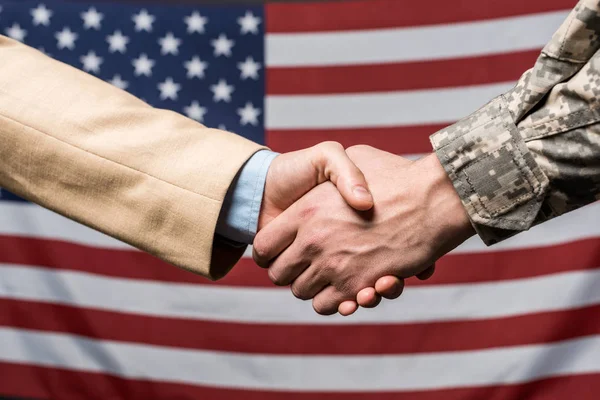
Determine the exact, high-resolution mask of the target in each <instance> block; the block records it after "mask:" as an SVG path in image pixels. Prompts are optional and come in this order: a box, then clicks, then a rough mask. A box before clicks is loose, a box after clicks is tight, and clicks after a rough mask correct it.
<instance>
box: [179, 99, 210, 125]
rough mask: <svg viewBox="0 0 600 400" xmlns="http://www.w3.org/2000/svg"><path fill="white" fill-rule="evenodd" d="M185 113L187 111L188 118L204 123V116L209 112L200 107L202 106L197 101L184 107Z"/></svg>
mask: <svg viewBox="0 0 600 400" xmlns="http://www.w3.org/2000/svg"><path fill="white" fill-rule="evenodd" d="M183 111H185V114H186V115H187V116H188V117H190V118H191V119H195V120H196V121H198V122H204V114H206V112H207V110H206V108H205V107H200V104H198V102H197V101H193V102H192V104H190V105H189V106H187V107H184V108H183Z"/></svg>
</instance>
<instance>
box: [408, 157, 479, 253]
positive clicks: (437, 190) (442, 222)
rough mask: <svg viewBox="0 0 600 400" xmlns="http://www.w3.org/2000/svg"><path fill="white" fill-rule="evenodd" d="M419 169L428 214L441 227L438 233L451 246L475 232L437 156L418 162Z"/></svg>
mask: <svg viewBox="0 0 600 400" xmlns="http://www.w3.org/2000/svg"><path fill="white" fill-rule="evenodd" d="M417 163H418V164H420V165H419V167H418V171H420V172H419V173H421V174H423V176H425V177H427V179H426V181H427V184H426V186H427V194H428V202H429V207H430V212H431V215H435V216H436V219H437V221H435V222H436V224H437V225H438V226H440V227H441V230H440V235H441V236H442V237H443V238H444V239H446V240H442V242H446V241H447V239H451V242H453V243H454V242H457V243H456V244H455V245H453V247H456V246H457V245H458V244H460V243H462V242H464V241H465V240H467V239H468V238H470V237H471V236H473V235H475V233H476V232H475V229H474V228H473V225H472V224H471V220H470V218H469V215H468V213H467V211H466V209H465V207H464V206H463V204H462V200H461V198H460V196H459V195H458V193H457V192H456V189H455V188H454V185H453V184H452V181H451V180H450V177H449V176H448V174H447V173H446V171H445V169H444V167H443V166H442V164H441V163H440V161H439V159H438V158H437V156H436V155H435V153H432V154H430V155H428V156H426V157H424V158H422V159H421V160H419V161H417Z"/></svg>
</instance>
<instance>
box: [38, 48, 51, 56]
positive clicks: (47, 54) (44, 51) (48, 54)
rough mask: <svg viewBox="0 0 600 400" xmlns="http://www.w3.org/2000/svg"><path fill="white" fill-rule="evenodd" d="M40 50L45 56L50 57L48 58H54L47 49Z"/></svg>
mask: <svg viewBox="0 0 600 400" xmlns="http://www.w3.org/2000/svg"><path fill="white" fill-rule="evenodd" d="M38 50H39V51H40V52H41V53H42V54H44V55H46V56H48V57H52V54H50V53H48V52H47V51H46V49H45V48H43V47H38Z"/></svg>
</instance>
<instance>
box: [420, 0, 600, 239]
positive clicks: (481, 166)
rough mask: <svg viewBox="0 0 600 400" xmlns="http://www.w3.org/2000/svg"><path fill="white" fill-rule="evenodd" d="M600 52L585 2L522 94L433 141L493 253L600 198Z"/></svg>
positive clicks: (597, 25)
mask: <svg viewBox="0 0 600 400" xmlns="http://www.w3.org/2000/svg"><path fill="white" fill-rule="evenodd" d="M599 48H600V2H598V1H593V0H581V1H580V2H579V3H578V4H577V6H576V7H575V8H574V9H573V11H571V13H570V14H569V16H568V18H567V19H566V20H565V21H564V23H563V24H562V25H561V27H560V28H559V29H558V31H557V32H556V33H555V34H554V36H553V38H552V40H551V41H550V42H549V43H548V44H547V45H546V46H545V47H544V49H543V50H542V52H541V54H540V56H539V57H538V59H537V61H536V63H535V65H534V67H533V68H532V69H530V70H528V71H527V72H525V73H524V74H523V76H522V77H521V79H520V80H519V81H518V83H517V85H516V86H515V87H514V88H513V89H511V90H510V91H509V92H507V93H505V94H503V95H501V96H499V97H498V98H496V99H494V100H492V101H491V102H490V103H488V104H487V105H485V106H484V107H483V108H481V109H480V110H478V111H476V112H475V113H473V114H472V115H470V116H468V117H467V118H465V119H463V120H461V121H459V122H457V123H456V124H454V125H452V126H450V127H448V128H445V129H442V130H441V131H439V132H437V133H435V134H434V135H432V136H431V142H432V144H433V147H434V149H435V152H436V154H437V156H438V158H439V159H440V161H441V163H442V165H443V166H444V168H445V170H446V172H447V173H448V175H449V176H450V178H451V179H452V182H453V183H454V187H455V188H456V190H457V192H458V194H459V195H460V197H461V199H462V202H463V205H464V206H465V208H466V210H467V212H468V214H469V216H470V218H471V221H472V223H473V226H474V227H475V229H476V230H477V232H478V233H479V235H480V237H481V238H482V239H483V241H484V242H485V243H486V244H488V245H491V244H494V243H497V242H499V241H502V240H504V239H506V238H509V237H511V236H513V235H515V234H517V233H519V232H522V231H525V230H527V229H529V228H531V227H532V226H534V225H536V224H539V223H541V222H544V221H547V220H549V219H552V218H555V217H557V216H559V215H562V214H565V213H567V212H569V211H572V210H575V209H577V208H579V207H582V206H584V205H586V204H589V203H591V202H594V201H595V200H598V199H599V198H600V125H599V124H598V122H599V121H600V100H599V97H598V96H599V95H600V54H599V52H598V49H599Z"/></svg>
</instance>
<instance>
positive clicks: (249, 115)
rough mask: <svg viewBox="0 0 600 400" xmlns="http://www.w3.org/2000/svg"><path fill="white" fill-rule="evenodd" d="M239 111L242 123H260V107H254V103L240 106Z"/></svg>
mask: <svg viewBox="0 0 600 400" xmlns="http://www.w3.org/2000/svg"><path fill="white" fill-rule="evenodd" d="M237 113H238V115H239V116H240V124H242V125H247V124H252V125H254V126H256V125H258V116H259V115H260V108H254V106H253V105H252V103H246V107H244V108H238V110H237Z"/></svg>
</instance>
